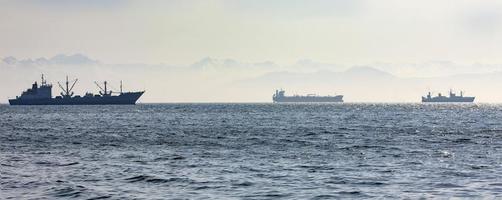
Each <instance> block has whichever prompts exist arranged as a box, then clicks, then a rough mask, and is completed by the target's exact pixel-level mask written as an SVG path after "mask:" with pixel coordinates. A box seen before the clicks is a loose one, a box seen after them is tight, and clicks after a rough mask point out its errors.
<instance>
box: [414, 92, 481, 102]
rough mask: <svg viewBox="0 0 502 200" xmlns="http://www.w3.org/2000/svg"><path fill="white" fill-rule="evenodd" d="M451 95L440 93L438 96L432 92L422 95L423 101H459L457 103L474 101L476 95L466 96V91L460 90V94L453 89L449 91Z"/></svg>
mask: <svg viewBox="0 0 502 200" xmlns="http://www.w3.org/2000/svg"><path fill="white" fill-rule="evenodd" d="M449 93H450V94H449V96H443V95H442V94H441V93H439V94H438V95H437V96H435V97H433V96H432V94H431V92H429V93H427V96H425V97H422V102H423V103H441V102H445V103H446V102H452V103H454V102H457V103H472V102H474V98H475V97H467V96H464V92H460V95H457V94H455V93H454V92H453V91H452V90H450V92H449Z"/></svg>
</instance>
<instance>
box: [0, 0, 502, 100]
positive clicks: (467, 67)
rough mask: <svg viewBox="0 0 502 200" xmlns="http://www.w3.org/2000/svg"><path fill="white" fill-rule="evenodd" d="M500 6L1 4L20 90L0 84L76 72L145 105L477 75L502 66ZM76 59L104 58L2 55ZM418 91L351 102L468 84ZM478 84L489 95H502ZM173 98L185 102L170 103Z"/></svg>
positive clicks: (394, 2) (319, 0)
mask: <svg viewBox="0 0 502 200" xmlns="http://www.w3.org/2000/svg"><path fill="white" fill-rule="evenodd" d="M500 10H502V2H500V1H492V0H420V1H403V0H274V1H269V0H246V1H245V0H162V1H161V0H149V1H139V0H136V1H133V0H85V1H84V0H73V1H66V0H21V1H14V0H11V1H8V0H0V32H1V34H0V46H1V47H0V58H3V62H0V69H1V70H2V71H3V72H4V73H2V74H3V76H2V74H0V76H2V78H4V81H5V82H7V80H9V81H11V82H9V83H8V84H9V85H15V87H8V88H6V87H3V86H2V87H0V89H1V90H3V91H8V92H6V93H8V95H9V96H10V97H12V96H14V95H16V94H17V93H19V92H20V91H21V90H22V89H24V88H26V86H27V85H28V86H29V84H30V82H31V81H29V80H36V79H38V76H39V75H38V74H40V73H46V74H47V73H48V74H49V75H52V77H54V78H55V79H57V80H59V79H61V77H64V74H65V73H68V72H69V71H70V72H71V73H72V74H73V75H74V76H79V77H80V76H83V77H84V78H83V79H84V80H85V79H88V80H87V81H88V82H89V83H92V81H91V80H92V79H93V77H97V78H100V79H104V78H107V77H108V78H111V79H116V81H118V80H119V79H122V77H127V78H129V79H130V82H132V83H133V85H132V86H133V88H148V89H150V90H153V92H150V93H146V94H145V97H144V99H145V101H146V102H164V101H181V102H185V101H189V102H190V101H247V100H249V101H269V96H270V94H269V93H271V91H273V90H274V88H276V87H286V88H288V86H290V84H291V83H285V82H282V83H281V82H280V81H279V80H273V81H272V82H270V81H271V80H267V81H268V83H270V85H268V86H266V85H263V84H262V83H259V84H257V85H262V86H261V87H255V88H250V87H249V86H248V87H247V88H238V87H234V88H232V89H228V90H226V91H223V90H224V89H222V88H226V85H232V86H235V85H236V84H235V83H237V82H240V83H243V82H248V83H250V82H253V81H256V80H264V77H270V74H271V73H272V74H273V73H279V74H281V75H285V74H287V73H303V74H302V75H301V76H302V77H303V76H304V75H305V74H306V73H307V74H308V73H313V74H310V75H315V74H316V73H319V72H322V71H329V72H337V73H342V72H344V71H345V70H350V69H351V68H354V67H355V68H357V67H361V66H362V67H372V68H375V69H378V70H382V71H383V72H385V73H390V74H391V75H393V76H396V77H398V78H401V79H403V80H409V79H413V78H420V79H426V80H428V79H427V78H435V79H439V80H443V79H441V77H452V76H457V75H462V74H472V76H470V77H478V78H479V77H484V75H489V74H496V73H498V72H499V71H502V56H499V52H502V45H500V44H502V34H501V33H502V12H500ZM75 54H77V55H82V56H83V57H85V59H91V60H93V61H96V62H91V63H83V64H82V65H92V67H89V66H87V68H86V66H76V65H75V64H74V62H71V64H70V65H69V66H66V68H64V67H61V66H59V65H62V64H61V62H59V63H58V62H35V64H33V63H31V64H26V63H30V62H17V63H16V64H12V63H11V64H9V63H10V62H7V61H8V60H9V59H7V60H6V59H5V58H8V57H13V58H15V59H17V60H23V59H24V60H29V59H31V60H36V59H37V58H44V59H46V60H50V59H51V58H53V57H55V56H57V55H60V56H61V55H65V56H71V55H75ZM63 58H64V56H63ZM85 59H84V60H85ZM75 62H77V63H78V62H79V61H78V60H77V61H75ZM63 64H64V63H63ZM14 65H15V66H16V67H13V66H14ZM51 66H52V67H51ZM124 66H127V67H126V69H123V68H121V67H124ZM194 66H195V67H194ZM196 66H199V67H198V68H197V67H196ZM178 68H184V70H182V71H179V69H178ZM90 69H92V70H91V71H89V70H90ZM194 69H198V71H197V70H194ZM27 73H28V74H29V76H26V74H27ZM173 74H174V75H173ZM480 74H481V75H480ZM105 75H106V76H105ZM163 77H169V79H170V80H168V81H167V82H166V80H164V78H163ZM461 77H464V78H465V76H461ZM21 80H23V81H21ZM187 80H190V81H187ZM444 80H449V79H448V78H445V79H444ZM267 81H265V82H267ZM302 81H303V80H297V81H296V82H295V83H296V84H295V85H296V86H295V87H290V88H291V89H292V90H294V91H297V92H298V93H303V92H312V91H316V92H325V93H330V92H332V90H334V91H339V92H345V93H350V91H351V89H354V90H355V88H351V87H346V88H344V87H343V86H340V87H337V86H336V85H334V86H326V85H323V86H321V85H316V84H317V83H315V84H314V83H312V82H309V83H307V82H305V83H304V82H302ZM347 81H349V82H350V80H347ZM466 81H469V80H466ZM328 82H329V81H328ZM405 82H406V81H405ZM481 82H482V81H481ZM370 83H371V81H362V83H361V84H367V85H360V87H361V88H365V87H368V88H371V87H370V86H371V85H369V84H370ZM407 83H409V81H408V82H407ZM168 84H174V85H182V86H183V87H184V88H181V89H180V88H176V87H172V88H171V87H170V85H168ZM333 84H335V83H333ZM382 84H383V83H382ZM403 84H404V83H403ZM4 85H6V84H4ZM243 85H246V84H245V83H243ZM85 86H88V87H92V84H89V85H85ZM329 87H332V89H331V90H330V89H329ZM382 87H383V86H382ZM386 87H387V86H386ZM410 87H413V88H415V89H416V90H415V91H412V92H413V93H410V92H409V91H405V90H406V89H403V91H401V90H396V91H395V92H394V93H392V91H391V90H392V88H391V87H390V88H387V89H388V90H389V92H388V93H385V94H382V95H381V96H379V95H378V94H371V95H366V94H364V92H363V91H362V90H361V91H360V92H359V93H353V94H351V95H352V96H351V97H347V98H351V99H353V100H354V101H357V100H364V101H389V100H391V99H389V98H388V97H389V96H396V97H398V96H400V95H401V94H400V93H404V92H408V93H407V94H406V95H404V94H403V95H402V96H403V98H396V99H398V100H399V101H415V98H414V96H417V97H418V96H420V95H422V94H423V93H425V91H426V90H427V89H428V88H431V87H435V88H434V89H435V90H443V91H444V90H447V89H448V88H450V87H454V88H469V87H470V85H468V84H462V82H441V81H437V80H434V81H431V82H427V81H419V82H414V83H413V84H411V85H410ZM321 88H324V89H321ZM483 88H484V89H483ZM374 89H375V90H378V88H374ZM470 89H471V90H475V91H474V93H476V92H477V93H483V94H489V93H490V92H491V91H492V90H500V89H502V88H497V87H495V86H493V85H491V86H485V85H477V86H476V87H473V88H470ZM481 90H484V91H481ZM190 91H192V92H190ZM259 91H264V92H261V93H260V92H259ZM172 94H176V98H168V97H164V96H163V95H172ZM212 94H218V95H220V98H216V97H211V95H212ZM213 96H214V95H213ZM235 96H241V97H242V98H234V97H235ZM481 99H483V98H482V97H481ZM485 99H486V100H487V101H489V102H497V99H495V98H486V97H485ZM500 102H502V97H501V99H500Z"/></svg>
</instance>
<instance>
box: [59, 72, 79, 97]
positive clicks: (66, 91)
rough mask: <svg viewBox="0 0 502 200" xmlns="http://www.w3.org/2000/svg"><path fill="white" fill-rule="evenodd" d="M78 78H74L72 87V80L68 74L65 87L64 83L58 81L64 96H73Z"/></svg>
mask: <svg viewBox="0 0 502 200" xmlns="http://www.w3.org/2000/svg"><path fill="white" fill-rule="evenodd" d="M77 81H78V79H75V80H73V84H72V85H71V87H68V86H69V85H70V82H69V81H68V76H66V88H65V87H63V85H61V83H59V82H58V85H59V88H61V90H63V92H61V96H63V97H71V96H73V92H72V90H73V87H74V86H75V84H76V83H77Z"/></svg>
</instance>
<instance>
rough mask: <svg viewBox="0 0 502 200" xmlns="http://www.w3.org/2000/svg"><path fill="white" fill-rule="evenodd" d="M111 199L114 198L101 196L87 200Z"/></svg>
mask: <svg viewBox="0 0 502 200" xmlns="http://www.w3.org/2000/svg"><path fill="white" fill-rule="evenodd" d="M109 198H112V196H109V195H105V196H99V197H92V198H88V199H87V200H98V199H109Z"/></svg>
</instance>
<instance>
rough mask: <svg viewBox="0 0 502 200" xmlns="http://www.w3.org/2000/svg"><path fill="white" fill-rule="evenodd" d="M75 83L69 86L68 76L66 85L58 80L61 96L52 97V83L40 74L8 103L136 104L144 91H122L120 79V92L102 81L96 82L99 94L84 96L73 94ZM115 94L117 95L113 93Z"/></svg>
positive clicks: (75, 81)
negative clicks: (35, 80) (101, 84)
mask: <svg viewBox="0 0 502 200" xmlns="http://www.w3.org/2000/svg"><path fill="white" fill-rule="evenodd" d="M76 83H77V79H75V80H74V81H73V83H72V84H71V86H70V82H69V81H68V77H66V84H65V86H66V87H63V85H61V84H60V83H59V82H58V85H59V87H60V88H61V90H63V92H61V96H56V97H55V98H53V97H52V84H47V82H46V80H45V79H44V76H43V75H42V82H41V84H40V85H38V83H37V82H35V83H33V84H32V86H31V88H29V89H27V90H26V91H24V92H23V93H22V94H21V96H17V97H16V98H15V99H9V104H10V105H107V104H136V101H137V100H138V99H139V98H140V97H141V95H143V93H144V92H145V91H139V92H122V81H121V82H120V92H112V91H111V90H108V88H107V82H106V81H105V82H104V87H101V86H100V85H99V84H98V83H96V82H95V83H96V85H97V86H98V87H99V89H101V91H100V92H99V94H92V93H89V92H88V93H86V94H85V95H84V96H80V95H75V96H73V95H74V93H73V92H72V89H73V87H74V86H75V84H76ZM113 94H117V95H113Z"/></svg>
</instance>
